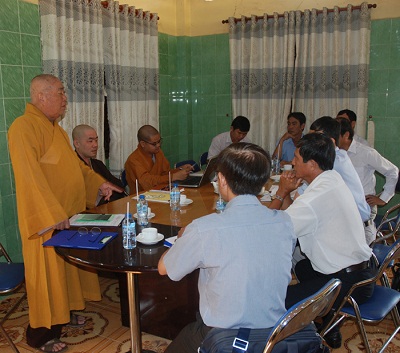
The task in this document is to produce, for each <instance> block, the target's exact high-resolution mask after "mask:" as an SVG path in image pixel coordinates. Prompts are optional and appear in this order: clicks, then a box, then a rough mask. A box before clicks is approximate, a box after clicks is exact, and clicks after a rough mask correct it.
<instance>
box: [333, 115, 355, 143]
mask: <svg viewBox="0 0 400 353" xmlns="http://www.w3.org/2000/svg"><path fill="white" fill-rule="evenodd" d="M336 120H337V121H338V123H339V125H340V136H343V135H344V134H345V133H346V132H348V133H349V140H351V141H353V137H354V130H353V128H352V126H351V123H350V121H348V120H347V119H346V118H336Z"/></svg>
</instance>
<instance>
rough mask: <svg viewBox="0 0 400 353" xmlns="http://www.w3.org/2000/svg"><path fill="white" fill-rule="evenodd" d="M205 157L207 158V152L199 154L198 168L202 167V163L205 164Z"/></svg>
mask: <svg viewBox="0 0 400 353" xmlns="http://www.w3.org/2000/svg"><path fill="white" fill-rule="evenodd" d="M207 159H208V152H204V153H202V154H201V156H200V164H199V165H200V168H203V166H204V165H207Z"/></svg>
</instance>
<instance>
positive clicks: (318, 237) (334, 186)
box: [285, 170, 372, 274]
mask: <svg viewBox="0 0 400 353" xmlns="http://www.w3.org/2000/svg"><path fill="white" fill-rule="evenodd" d="M285 212H287V213H288V214H289V216H290V218H291V219H292V222H293V224H294V231H295V234H296V236H297V238H298V240H299V243H300V247H301V250H302V251H303V252H304V253H305V254H306V256H307V257H308V258H309V259H310V261H311V264H312V266H313V268H314V270H316V271H318V272H321V273H324V274H331V273H335V272H338V271H340V270H342V269H343V268H346V267H349V266H351V265H355V264H358V263H360V262H363V261H367V260H369V258H370V257H371V251H372V250H371V248H370V247H369V246H368V245H367V243H366V241H365V234H364V226H363V223H362V222H361V217H360V213H359V212H358V209H357V206H356V203H355V201H354V198H353V196H352V194H351V192H350V190H349V188H348V187H347V186H346V184H345V183H344V181H343V179H342V177H341V176H340V175H339V173H337V172H336V171H334V170H328V171H325V172H322V173H321V174H320V175H319V176H318V177H316V178H315V179H314V180H313V181H312V183H311V184H310V185H309V186H308V187H307V189H306V190H305V191H304V194H303V195H300V196H299V197H297V198H296V200H294V202H293V203H292V205H291V206H289V208H288V209H287V210H286V211H285Z"/></svg>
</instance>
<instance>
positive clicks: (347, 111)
mask: <svg viewBox="0 0 400 353" xmlns="http://www.w3.org/2000/svg"><path fill="white" fill-rule="evenodd" d="M343 114H346V115H347V116H348V117H349V119H350V121H357V115H356V113H354V112H353V111H352V110H350V109H343V110H341V111H339V113H337V115H336V116H337V117H339V115H343Z"/></svg>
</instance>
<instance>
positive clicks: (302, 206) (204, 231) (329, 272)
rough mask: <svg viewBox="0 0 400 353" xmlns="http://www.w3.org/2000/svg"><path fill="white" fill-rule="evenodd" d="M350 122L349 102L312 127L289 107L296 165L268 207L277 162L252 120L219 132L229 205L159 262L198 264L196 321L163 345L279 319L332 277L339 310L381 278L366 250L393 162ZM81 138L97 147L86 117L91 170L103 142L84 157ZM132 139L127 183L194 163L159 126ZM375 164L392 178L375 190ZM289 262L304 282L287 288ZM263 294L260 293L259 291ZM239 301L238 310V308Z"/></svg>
mask: <svg viewBox="0 0 400 353" xmlns="http://www.w3.org/2000/svg"><path fill="white" fill-rule="evenodd" d="M355 121H356V115H355V113H354V112H352V111H350V110H347V109H346V110H343V111H340V112H339V113H338V115H337V118H336V119H334V118H331V117H328V116H324V117H322V118H319V119H317V120H315V121H314V122H313V124H312V125H311V127H310V131H309V133H308V134H306V135H305V134H304V128H305V122H306V117H305V115H304V114H303V113H300V112H294V113H291V114H289V116H288V118H287V132H286V133H285V134H284V135H283V136H282V137H281V138H280V139H279V141H278V143H277V146H276V149H275V151H274V152H273V154H272V156H273V157H277V158H279V159H280V161H281V165H284V164H292V166H293V170H292V171H289V172H285V173H283V174H282V176H281V179H280V183H279V189H278V191H277V193H276V197H275V198H274V200H273V201H272V202H271V204H270V206H269V209H268V208H267V207H263V206H262V205H261V203H260V202H259V201H258V200H257V198H256V195H257V194H258V192H259V190H260V189H261V187H262V185H264V184H265V182H266V181H267V179H268V177H269V173H270V166H271V160H270V157H269V156H268V153H266V152H265V151H264V150H263V149H262V148H260V147H258V146H256V145H253V144H251V143H249V139H248V138H247V136H246V135H247V133H248V131H249V129H250V122H249V120H248V119H247V118H245V117H243V116H238V117H236V119H234V120H233V122H232V125H231V128H230V131H228V132H225V133H222V134H220V135H218V136H216V137H215V138H214V139H213V140H212V143H211V146H210V149H209V155H208V157H209V158H212V157H214V156H217V158H218V162H217V166H218V167H217V168H218V169H217V172H218V173H217V176H218V182H219V190H220V192H221V195H222V197H223V198H224V200H225V201H227V202H228V204H227V208H226V211H225V212H224V213H223V214H219V215H217V214H212V215H209V216H205V217H202V218H200V219H197V220H195V221H193V222H192V223H191V224H190V225H188V226H187V227H186V228H183V229H182V230H181V231H180V233H179V240H178V241H177V242H176V244H175V245H174V246H173V247H172V248H171V249H170V250H169V251H167V252H166V253H165V254H164V255H163V257H162V258H161V260H160V263H159V272H160V274H164V275H165V274H168V276H169V277H170V278H171V279H172V280H180V279H181V278H182V277H184V276H185V275H186V274H188V273H190V272H192V271H193V270H194V269H196V268H200V277H199V291H200V297H201V299H200V303H201V305H200V315H199V317H198V320H197V321H196V322H195V323H193V324H191V325H189V326H187V327H186V328H185V329H184V330H182V332H181V333H180V335H179V336H178V337H177V338H176V339H175V340H174V341H173V343H172V344H171V345H170V347H169V348H168V349H167V351H166V352H176V351H179V352H192V351H194V350H193V349H195V348H196V347H198V346H199V345H200V344H201V342H202V341H203V340H204V338H205V337H206V335H207V333H208V332H209V331H210V329H211V328H212V327H223V328H239V327H241V326H243V325H246V327H250V328H265V327H270V326H273V324H274V322H276V320H277V319H278V318H279V317H280V315H282V313H283V312H284V310H285V308H288V307H290V306H291V305H293V304H295V303H296V302H298V301H299V300H301V299H304V298H305V297H307V296H309V295H311V294H312V293H314V292H316V291H317V290H318V289H320V288H321V287H322V286H323V285H324V284H325V283H327V282H328V281H329V280H330V279H331V278H339V279H340V280H341V281H342V288H341V292H340V295H339V297H338V299H337V300H336V302H335V305H334V308H335V306H337V305H338V304H339V303H340V301H341V299H343V297H344V296H345V294H346V293H347V292H348V290H349V288H350V287H351V286H352V285H353V284H354V283H356V282H358V281H361V280H363V279H366V278H370V277H372V276H373V275H374V271H375V269H374V266H373V263H372V261H371V254H372V253H371V248H370V247H369V244H370V243H371V242H372V241H373V240H374V239H375V233H376V229H375V226H374V222H373V220H374V218H375V215H376V208H377V206H381V205H385V204H386V203H387V202H388V201H389V200H390V199H391V198H392V196H393V195H394V188H395V185H396V182H397V179H398V169H397V167H396V166H395V165H393V164H392V163H391V162H389V161H388V160H387V159H385V158H384V157H382V156H381V155H380V154H379V153H378V152H377V151H376V150H375V149H373V148H372V147H370V146H369V145H368V142H366V141H365V140H363V139H362V138H361V137H358V136H357V135H355V134H354V126H355ZM83 135H84V136H86V138H87V139H91V141H92V142H94V141H95V144H96V145H97V135H96V134H95V131H94V130H93V129H91V128H89V127H87V126H79V127H77V128H76V129H75V130H74V135H73V139H74V146H75V148H76V151H77V153H78V155H79V156H80V158H81V159H82V160H84V162H85V163H86V164H88V165H90V166H92V168H93V169H94V168H95V167H94V165H95V163H93V161H96V160H93V158H94V157H95V150H97V146H96V148H93V149H92V150H91V151H92V153H93V155H92V156H90V154H89V153H88V154H87V155H86V156H84V155H83V153H82V151H81V150H82V149H83V148H82V146H83V145H84V144H83V143H82V142H79V137H80V136H83ZM88 135H91V137H90V136H88ZM137 137H138V147H137V149H136V150H135V151H134V152H133V153H132V154H131V155H130V156H129V157H128V159H127V161H126V163H125V170H126V177H127V181H128V184H129V187H130V190H131V191H132V190H136V182H137V183H138V188H139V190H138V191H142V190H149V189H151V188H153V187H154V186H156V185H159V184H166V183H168V181H169V173H170V175H171V180H172V181H175V180H183V179H185V178H186V177H187V175H188V174H189V173H190V172H191V171H192V166H191V165H189V164H188V165H184V166H182V167H180V168H176V169H172V170H171V169H170V164H169V162H168V160H167V159H166V157H165V156H164V154H163V152H162V150H161V143H162V138H161V135H160V133H159V132H158V131H157V129H155V128H154V127H153V126H150V125H144V126H142V127H141V128H140V129H139V131H138V135H137ZM240 141H242V143H238V142H240ZM87 150H90V149H87ZM88 157H89V158H88ZM375 171H378V172H379V173H381V174H382V175H384V176H385V178H386V183H385V185H384V191H383V192H382V193H381V194H380V195H379V196H376V195H375V176H374V172H375ZM103 176H104V174H103ZM238 180H240V183H239V182H238ZM110 181H111V180H110ZM117 185H118V184H117ZM327 200H329V202H326V201H327ZM244 207H245V208H246V209H244ZM276 210H284V212H279V211H276ZM250 225H251V232H250V231H248V230H247V229H249V226H250ZM244 238H245V239H246V242H243V239H244ZM265 239H268V241H267V243H268V244H269V247H268V248H269V249H271V254H270V255H268V256H266V251H268V250H267V249H266V248H265V247H264V248H263V247H262V246H261V245H260V244H259V243H260V242H263V243H264V242H265ZM296 243H297V245H296ZM245 248H246V249H247V248H248V249H247V250H248V251H245V250H246V249H245ZM198 249H202V250H201V251H199V250H198ZM256 249H262V251H261V250H260V251H259V253H258V251H256ZM221 253H223V254H224V256H220V255H221ZM216 259H219V260H218V261H217V260H216ZM216 268H217V269H218V270H215V269H216ZM271 268H273V269H274V270H273V271H272V270H271ZM292 268H293V270H294V272H295V274H296V277H297V279H298V284H296V285H291V286H289V285H288V284H289V282H290V279H291V276H290V271H291V269H292ZM254 271H255V272H254ZM239 272H240V273H242V276H241V277H242V278H243V281H245V283H243V286H241V287H243V290H242V289H240V288H239V289H238V288H237V286H236V285H237V273H239ZM247 272H248V273H247ZM250 272H251V274H250ZM272 273H274V275H272ZM260 278H265V280H260ZM221 279H223V281H221ZM268 287H270V288H271V287H273V288H275V291H274V293H269V292H270V291H265V288H268ZM232 291H235V292H236V295H235V298H232V297H229V300H226V299H225V298H226V296H225V295H224V293H225V294H226V295H228V296H229V293H231V292H232ZM242 291H243V292H242ZM259 292H263V293H264V295H263V296H262V299H260V297H259V296H257V293H259ZM372 292H373V286H367V287H363V288H362V289H360V290H359V291H358V292H356V293H355V294H354V297H355V299H356V300H357V301H358V302H363V301H365V300H367V299H368V298H369V297H370V296H371V295H372ZM265 293H266V295H265ZM249 295H250V296H251V297H252V300H250V301H249V300H248V296H249ZM257 298H259V299H260V300H259V299H257ZM232 307H235V308H240V310H235V311H232V310H230V308H232ZM330 318H331V314H329V315H327V317H325V318H324V321H323V323H322V325H321V329H322V328H323V327H324V323H327V322H329V320H330ZM325 339H326V340H327V342H328V344H329V345H330V346H332V347H333V348H337V347H340V345H341V334H340V331H339V328H338V327H336V328H335V329H333V330H331V331H330V332H329V334H328V335H327V336H326V337H325ZM196 349H197V348H196Z"/></svg>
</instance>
